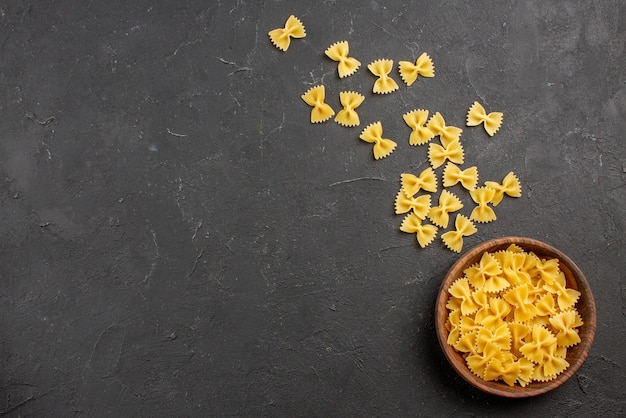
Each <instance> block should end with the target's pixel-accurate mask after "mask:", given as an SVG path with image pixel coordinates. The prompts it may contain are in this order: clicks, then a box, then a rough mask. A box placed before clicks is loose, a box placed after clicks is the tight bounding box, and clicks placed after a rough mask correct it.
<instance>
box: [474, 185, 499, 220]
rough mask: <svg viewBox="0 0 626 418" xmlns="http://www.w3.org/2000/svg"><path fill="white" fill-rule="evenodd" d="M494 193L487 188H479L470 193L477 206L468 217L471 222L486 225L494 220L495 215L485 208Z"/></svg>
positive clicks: (487, 207) (488, 208) (490, 209)
mask: <svg viewBox="0 0 626 418" xmlns="http://www.w3.org/2000/svg"><path fill="white" fill-rule="evenodd" d="M495 193H496V191H495V190H493V189H490V188H489V187H479V188H478V189H474V190H471V191H470V196H471V197H472V200H473V201H474V202H476V204H477V206H476V207H475V208H474V210H472V214H471V215H470V219H471V220H472V221H476V222H480V223H487V222H493V221H495V220H496V213H495V212H494V211H493V209H492V208H490V207H489V206H487V203H489V202H491V199H493V196H494V195H495Z"/></svg>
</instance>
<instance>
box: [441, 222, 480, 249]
mask: <svg viewBox="0 0 626 418" xmlns="http://www.w3.org/2000/svg"><path fill="white" fill-rule="evenodd" d="M454 227H455V228H456V230H455V231H448V232H446V233H445V234H443V235H442V236H441V239H442V240H443V243H444V244H445V246H446V247H448V248H449V249H450V250H452V251H454V252H455V253H460V252H461V250H462V249H463V237H469V236H470V235H473V234H475V233H476V232H477V231H478V230H477V229H476V227H475V226H474V224H473V223H472V221H470V220H469V219H468V218H466V217H465V216H463V215H461V214H458V215H456V219H455V221H454Z"/></svg>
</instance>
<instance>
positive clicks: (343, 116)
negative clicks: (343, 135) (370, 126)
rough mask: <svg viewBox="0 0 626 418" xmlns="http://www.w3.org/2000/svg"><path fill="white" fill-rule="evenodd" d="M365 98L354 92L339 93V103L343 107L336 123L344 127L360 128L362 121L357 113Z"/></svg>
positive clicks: (338, 113)
mask: <svg viewBox="0 0 626 418" xmlns="http://www.w3.org/2000/svg"><path fill="white" fill-rule="evenodd" d="M363 100H365V96H363V95H362V94H359V93H356V92H354V91H342V92H340V93H339V101H340V102H341V105H342V106H343V109H341V110H340V111H339V112H337V116H335V122H337V123H338V124H340V125H343V126H348V127H352V126H358V125H359V124H360V123H361V121H360V120H359V115H358V114H357V113H356V110H355V109H356V108H357V107H359V106H360V105H361V103H363Z"/></svg>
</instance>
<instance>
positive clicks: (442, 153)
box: [428, 139, 465, 168]
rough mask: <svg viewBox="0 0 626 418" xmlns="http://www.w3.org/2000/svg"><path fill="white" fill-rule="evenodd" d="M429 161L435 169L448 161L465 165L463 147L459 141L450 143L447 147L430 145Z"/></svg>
mask: <svg viewBox="0 0 626 418" xmlns="http://www.w3.org/2000/svg"><path fill="white" fill-rule="evenodd" d="M428 160H429V161H430V165H431V166H432V167H433V168H439V167H441V166H442V165H443V163H445V162H446V160H449V161H451V162H453V163H457V164H463V161H465V154H464V151H463V146H462V145H461V143H460V142H459V140H458V139H455V140H454V141H450V142H449V143H448V145H447V146H446V147H443V146H441V145H439V144H434V143H430V144H428Z"/></svg>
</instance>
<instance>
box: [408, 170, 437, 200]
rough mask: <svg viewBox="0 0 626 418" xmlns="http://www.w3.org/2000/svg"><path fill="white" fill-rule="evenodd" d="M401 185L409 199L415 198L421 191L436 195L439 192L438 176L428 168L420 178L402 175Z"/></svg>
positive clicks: (412, 175)
mask: <svg viewBox="0 0 626 418" xmlns="http://www.w3.org/2000/svg"><path fill="white" fill-rule="evenodd" d="M400 184H401V185H402V190H403V191H404V193H405V194H406V195H407V197H412V196H415V195H416V194H417V193H418V192H419V191H420V190H425V191H427V192H432V193H435V192H436V191H437V176H436V175H435V171H434V170H433V169H432V168H431V167H428V168H427V169H426V170H424V171H422V172H421V173H420V175H419V176H415V175H414V174H410V173H402V174H400Z"/></svg>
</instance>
